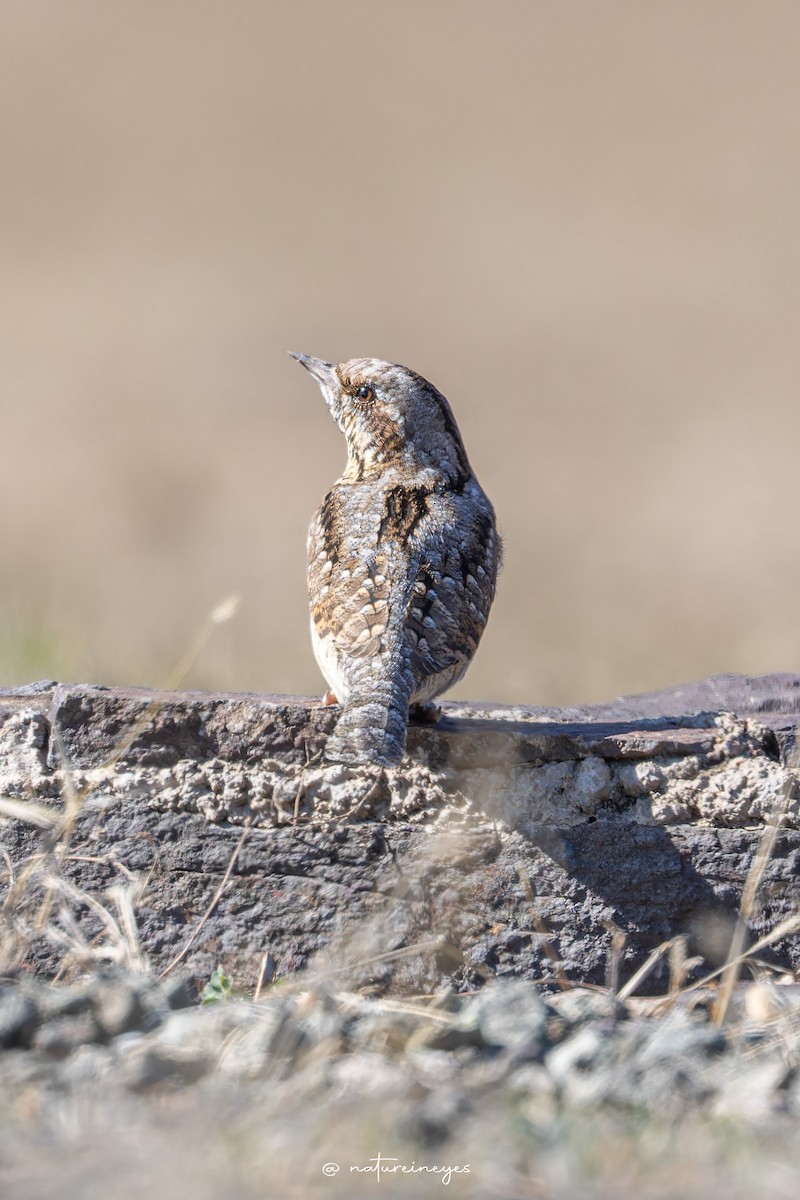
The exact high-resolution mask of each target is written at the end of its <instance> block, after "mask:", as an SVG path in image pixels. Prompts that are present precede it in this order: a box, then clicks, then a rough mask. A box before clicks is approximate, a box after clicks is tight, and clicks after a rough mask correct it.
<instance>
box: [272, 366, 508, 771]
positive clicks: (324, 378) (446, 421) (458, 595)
mask: <svg viewBox="0 0 800 1200" xmlns="http://www.w3.org/2000/svg"><path fill="white" fill-rule="evenodd" d="M290 354H291V356H292V357H293V358H295V359H297V361H298V362H299V363H301V364H302V365H303V366H304V367H305V368H306V370H307V371H308V372H309V374H310V375H312V376H313V378H314V379H315V380H316V381H317V383H318V384H319V386H320V389H321V390H322V395H323V397H324V399H325V402H326V403H327V406H328V408H329V410H330V413H331V415H332V417H333V419H334V421H335V422H336V424H337V425H338V426H339V428H340V430H341V431H342V433H343V434H344V436H345V440H346V442H347V465H346V468H345V471H344V474H343V475H342V476H341V478H340V479H339V480H337V482H336V483H334V485H333V487H332V488H331V489H330V491H329V492H328V493H327V495H326V496H325V498H324V500H323V501H322V503H321V505H320V506H319V508H318V509H317V511H316V513H315V514H314V516H313V518H312V521H311V526H310V529H309V533H308V593H309V605H310V610H311V640H312V645H313V649H314V654H315V656H316V659H317V662H318V664H319V667H320V669H321V671H322V674H323V676H324V677H325V679H326V681H327V683H328V687H329V691H328V693H327V694H326V697H325V702H326V703H330V704H337V703H338V704H339V705H340V706H341V713H340V715H339V717H338V720H337V722H336V725H335V727H334V729H333V732H332V733H331V735H330V736H329V738H328V740H327V743H326V746H325V751H324V755H325V758H326V759H328V760H329V761H331V762H338V763H347V764H351V765H353V766H369V765H373V766H377V767H396V766H398V765H399V764H400V763H401V762H402V760H403V757H404V755H405V753H406V739H407V730H408V721H409V709H410V708H411V707H412V706H413V710H414V712H415V713H418V714H419V715H420V716H421V717H422V718H423V719H429V720H436V719H437V717H438V712H439V710H438V708H437V707H436V706H435V705H434V704H433V703H432V702H433V700H434V698H435V697H436V696H439V695H440V694H441V693H442V692H444V691H446V690H447V689H448V688H449V687H451V686H452V685H453V684H455V683H456V682H457V681H458V680H459V679H461V677H462V676H463V675H464V673H465V671H466V670H467V667H468V666H469V664H470V662H471V660H472V658H473V656H474V654H475V651H476V649H477V646H478V642H479V641H480V638H481V635H482V633H483V630H484V628H485V626H486V621H487V618H488V616H489V609H490V608H491V605H492V601H493V599H494V595H495V589H496V585H497V575H498V571H499V569H500V564H501V557H502V546H501V539H500V536H499V534H498V531H497V522H496V518H495V513H494V508H493V507H492V504H491V502H490V501H489V499H488V497H487V496H486V494H485V492H484V491H483V489H482V488H481V486H480V484H479V483H478V481H477V479H476V478H475V474H474V472H473V470H472V467H471V466H470V463H469V459H468V458H467V454H466V451H465V449H464V443H463V441H462V439H461V434H460V432H459V429H458V426H457V424H456V421H455V418H454V416H453V412H452V409H451V408H450V405H449V403H448V402H447V400H446V399H445V397H444V396H443V395H442V393H441V392H439V391H438V390H437V389H436V388H435V387H434V386H433V384H432V383H429V382H428V380H427V379H424V378H423V377H422V376H421V375H419V374H417V372H416V371H412V370H410V369H409V368H408V367H404V366H401V365H399V364H396V363H389V362H384V361H382V360H381V359H375V358H354V359H351V360H350V361H348V362H343V363H339V364H338V365H336V364H334V363H330V362H326V361H325V360H323V359H320V358H312V357H311V356H310V355H307V354H298V353H295V352H293V351H290Z"/></svg>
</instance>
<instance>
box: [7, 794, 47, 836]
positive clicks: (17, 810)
mask: <svg viewBox="0 0 800 1200" xmlns="http://www.w3.org/2000/svg"><path fill="white" fill-rule="evenodd" d="M0 817H10V818H11V820H12V821H24V822H25V824H26V825H35V826H36V827H37V829H53V828H54V827H55V826H56V825H58V823H59V820H60V818H59V816H58V814H57V813H55V812H54V811H53V809H52V808H45V807H44V805H42V804H34V803H33V802H32V801H30V800H12V799H11V798H10V797H8V796H0Z"/></svg>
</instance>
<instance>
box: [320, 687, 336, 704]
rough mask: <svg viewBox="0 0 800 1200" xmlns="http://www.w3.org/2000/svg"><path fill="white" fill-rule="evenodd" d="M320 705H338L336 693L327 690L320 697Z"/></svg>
mask: <svg viewBox="0 0 800 1200" xmlns="http://www.w3.org/2000/svg"><path fill="white" fill-rule="evenodd" d="M322 703H323V704H325V705H331V704H338V703H339V697H338V696H337V695H336V692H332V691H331V689H330V688H328V690H327V692H326V693H325V695H324V696H323V697H322Z"/></svg>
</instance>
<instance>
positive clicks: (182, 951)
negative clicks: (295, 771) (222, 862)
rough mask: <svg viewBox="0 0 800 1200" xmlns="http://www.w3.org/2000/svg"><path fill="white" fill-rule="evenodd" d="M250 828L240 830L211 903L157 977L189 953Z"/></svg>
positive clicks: (229, 873) (227, 877)
mask: <svg viewBox="0 0 800 1200" xmlns="http://www.w3.org/2000/svg"><path fill="white" fill-rule="evenodd" d="M250 829H251V826H250V825H245V827H244V829H243V830H242V836H241V837H240V838H239V841H238V842H237V843H236V848H235V849H234V851H233V854H232V855H231V857H230V861H229V863H228V866H227V867H226V869H225V874H224V875H223V877H222V882H221V883H220V885H219V887H218V888H217V890H216V891H215V892H214V895H213V896H212V897H211V903H210V904H209V906H208V908H207V909H206V911H205V912H204V913H203V915H202V917H201V918H200V920H199V921H198V923H197V924H196V925H195V927H194V929H193V930H192V932H191V934H190V935H189V937H188V938H187V939H186V941H185V943H184V945H183V947H182V948H181V949H180V950H179V952H178V953H177V954H176V955H175V957H174V958H172V959H170V961H169V962H168V963H167V965H166V966H165V967H164V970H163V971H162V972H161V973H160V975H159V976H158V978H159V979H163V978H164V976H165V975H168V974H169V973H170V971H171V970H172V969H173V968H174V967H177V965H178V963H179V962H182V961H183V959H184V958H185V957H186V955H187V954H188V953H189V950H190V949H191V947H192V944H193V943H194V940H195V938H196V937H197V935H198V933H199V932H200V930H201V929H202V928H203V926H204V925H205V923H206V921H207V920H208V918H209V917H210V916H211V914H212V913H213V911H214V909H215V908H216V907H217V904H218V903H219V901H220V898H221V896H222V893H223V892H224V891H225V888H226V887H227V884H228V880H229V879H230V877H231V872H232V871H233V868H234V866H235V865H236V860H237V858H238V857H239V853H240V851H241V849H242V846H243V845H244V844H245V842H246V841H247V838H248V836H249V834H250Z"/></svg>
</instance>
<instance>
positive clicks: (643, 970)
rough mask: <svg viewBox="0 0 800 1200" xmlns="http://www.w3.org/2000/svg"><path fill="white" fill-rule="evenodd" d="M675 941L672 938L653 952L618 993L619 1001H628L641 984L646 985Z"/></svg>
mask: <svg viewBox="0 0 800 1200" xmlns="http://www.w3.org/2000/svg"><path fill="white" fill-rule="evenodd" d="M674 940H675V939H674V938H670V940H669V941H668V942H662V943H661V945H660V946H656V948H655V950H651V951H650V953H649V954H648V956H647V958H646V959H645V960H644V962H643V963H642V965H641V966H640V967H639V970H638V971H635V972H634V974H633V975H631V977H630V979H629V980H628V982H627V983H624V984H623V985H622V987H621V988H620V989H619V991H618V992H617V999H618V1000H627V999H628V997H629V996H632V995H633V994H634V992H635V991H636V989H637V988H638V987H639V985H640V984H641V983H644V981H645V979H647V976H648V975H650V974H651V972H652V971H653V970H654V969H655V967H657V966H658V964H659V963H660V962H661V960H662V958H664V956H665V955H666V954H667V953H668V952H669V950H670V949H671V947H672V943H673V941H674Z"/></svg>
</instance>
